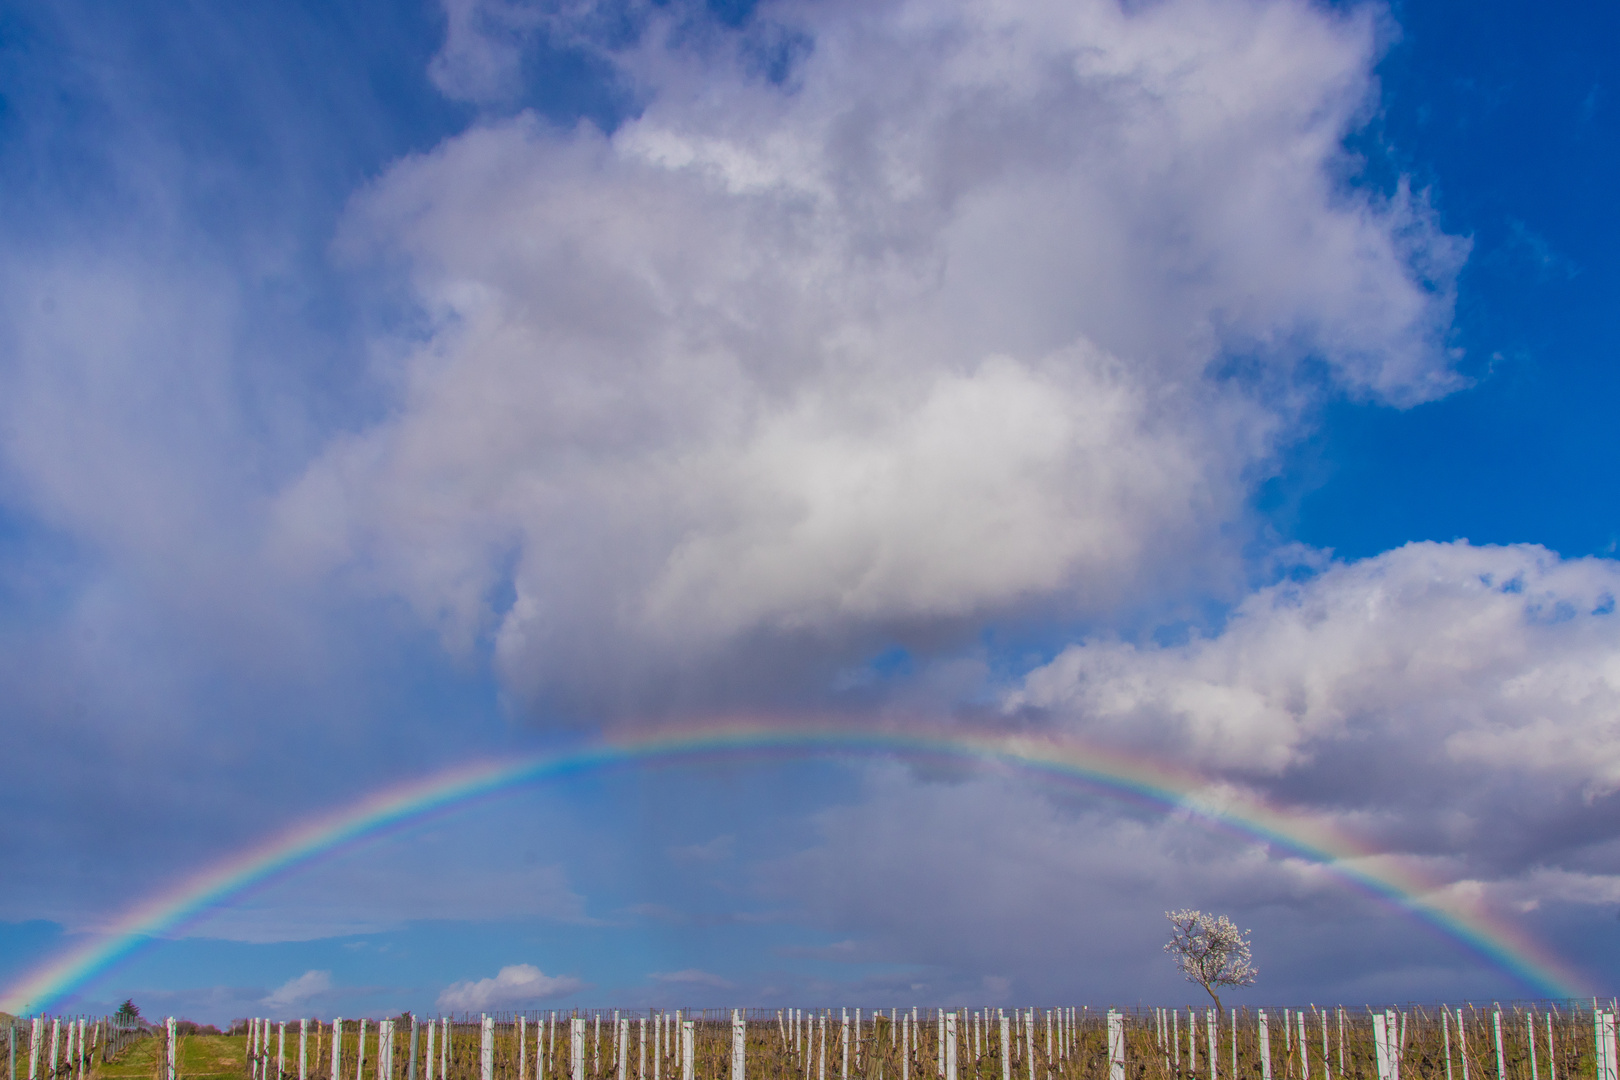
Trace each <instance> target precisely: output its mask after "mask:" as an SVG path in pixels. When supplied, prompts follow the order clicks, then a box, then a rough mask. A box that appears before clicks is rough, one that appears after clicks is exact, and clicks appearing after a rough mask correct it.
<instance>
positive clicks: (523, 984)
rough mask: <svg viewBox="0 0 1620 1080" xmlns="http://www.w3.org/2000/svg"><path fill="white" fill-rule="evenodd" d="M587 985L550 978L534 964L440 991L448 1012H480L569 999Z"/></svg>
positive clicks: (564, 977)
mask: <svg viewBox="0 0 1620 1080" xmlns="http://www.w3.org/2000/svg"><path fill="white" fill-rule="evenodd" d="M585 986H586V984H585V983H584V982H583V981H581V980H579V979H577V978H575V977H574V976H572V975H547V974H546V973H545V972H543V971H541V970H540V969H539V968H537V967H535V966H534V965H533V964H511V965H508V966H507V967H503V968H501V970H500V971H498V972H496V973H495V977H494V978H493V979H479V980H478V981H476V982H473V981H466V982H455V983H451V984H450V985H449V986H447V987H445V988H444V989H443V990H442V991H440V993H439V998H438V1006H439V1008H441V1009H444V1010H446V1011H448V1012H480V1011H483V1010H486V1009H492V1008H496V1007H498V1006H509V1005H521V1004H523V1003H525V1002H531V1001H542V1000H544V999H546V998H559V997H567V996H568V995H569V994H572V993H574V992H575V991H578V990H583V989H585Z"/></svg>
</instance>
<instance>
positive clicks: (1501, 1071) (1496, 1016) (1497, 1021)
mask: <svg viewBox="0 0 1620 1080" xmlns="http://www.w3.org/2000/svg"><path fill="white" fill-rule="evenodd" d="M1491 1026H1492V1027H1493V1028H1494V1029H1495V1031H1496V1080H1507V1066H1506V1064H1505V1063H1504V1061H1503V1055H1502V1010H1501V1009H1496V1010H1494V1011H1493V1012H1492V1013H1491Z"/></svg>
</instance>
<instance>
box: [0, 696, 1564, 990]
mask: <svg viewBox="0 0 1620 1080" xmlns="http://www.w3.org/2000/svg"><path fill="white" fill-rule="evenodd" d="M761 753H763V754H814V753H836V754H845V755H848V754H857V755H878V756H883V755H889V756H899V757H903V758H926V757H935V758H950V759H961V760H968V761H975V762H983V763H991V764H999V765H1003V766H1012V767H1015V768H1018V769H1023V770H1033V771H1036V772H1039V773H1045V774H1048V775H1051V776H1055V777H1058V778H1061V779H1065V780H1070V781H1079V782H1082V783H1084V784H1086V785H1088V786H1091V787H1094V788H1098V789H1101V790H1103V791H1105V792H1107V793H1110V794H1112V795H1114V796H1122V797H1127V798H1135V799H1139V800H1145V801H1147V802H1149V803H1152V804H1154V805H1157V806H1161V807H1169V808H1172V809H1176V810H1182V811H1186V812H1191V813H1194V814H1197V815H1200V816H1202V817H1204V818H1207V819H1209V820H1211V821H1213V822H1216V823H1218V824H1221V825H1224V826H1227V827H1229V828H1232V829H1234V830H1236V831H1238V832H1241V833H1244V834H1247V835H1250V836H1253V837H1255V838H1257V839H1259V840H1262V841H1265V842H1267V843H1272V844H1276V845H1279V846H1281V847H1282V848H1284V849H1286V850H1289V851H1292V852H1293V853H1295V854H1296V855H1299V856H1303V857H1305V858H1307V859H1309V860H1311V861H1313V862H1317V863H1320V864H1322V865H1324V866H1325V867H1326V868H1327V869H1328V870H1330V871H1331V872H1332V873H1334V874H1336V875H1337V876H1338V877H1340V878H1341V879H1343V880H1345V881H1347V882H1349V883H1351V884H1354V885H1357V886H1360V887H1362V888H1364V889H1366V890H1367V891H1369V892H1371V893H1373V894H1375V895H1377V896H1380V897H1382V898H1384V899H1386V900H1388V901H1391V902H1392V903H1394V904H1395V905H1397V906H1398V907H1400V908H1403V909H1405V910H1406V911H1408V912H1410V913H1412V914H1413V915H1415V916H1417V917H1418V918H1420V919H1423V920H1425V921H1427V922H1429V923H1431V924H1432V925H1434V926H1435V927H1437V928H1439V929H1440V930H1441V931H1443V932H1444V933H1446V934H1448V935H1449V936H1451V937H1453V938H1455V939H1456V940H1457V941H1459V942H1460V943H1462V944H1463V945H1465V946H1466V947H1468V948H1469V949H1470V950H1472V951H1473V952H1475V953H1477V954H1479V955H1480V956H1481V957H1483V958H1484V959H1485V960H1486V961H1487V962H1489V963H1491V964H1492V965H1494V966H1496V967H1498V968H1500V969H1502V970H1504V971H1506V972H1508V973H1510V974H1511V975H1513V976H1514V977H1515V978H1517V979H1518V980H1520V981H1521V982H1522V983H1524V984H1525V985H1526V986H1527V987H1528V988H1530V989H1531V990H1532V991H1533V992H1534V993H1536V994H1539V995H1542V996H1547V997H1556V998H1571V997H1580V996H1589V995H1590V993H1591V990H1590V987H1589V986H1588V985H1587V983H1586V980H1585V979H1584V978H1583V977H1582V976H1581V975H1580V974H1579V973H1577V972H1576V971H1575V970H1574V969H1573V968H1571V967H1570V966H1569V965H1568V964H1567V963H1565V962H1564V961H1563V960H1562V959H1560V958H1559V957H1558V956H1556V955H1554V954H1553V953H1551V952H1550V951H1548V950H1547V949H1546V948H1545V947H1544V946H1542V945H1541V944H1539V943H1538V942H1536V941H1535V940H1533V939H1532V938H1530V937H1529V936H1528V935H1526V934H1525V933H1524V932H1523V931H1522V930H1520V929H1519V928H1518V927H1516V926H1513V925H1511V924H1509V923H1507V922H1505V921H1502V920H1500V919H1498V918H1495V917H1494V916H1492V915H1491V914H1489V913H1488V912H1486V911H1484V910H1482V909H1480V908H1478V907H1477V906H1476V905H1472V904H1470V903H1469V902H1468V901H1467V899H1466V898H1465V897H1463V896H1460V895H1458V891H1457V890H1448V889H1446V888H1445V887H1444V885H1443V883H1440V882H1436V881H1432V880H1428V879H1426V878H1425V877H1423V876H1422V875H1421V874H1420V873H1419V872H1417V871H1416V870H1414V869H1412V868H1411V867H1410V865H1408V864H1407V863H1406V862H1403V861H1402V860H1399V859H1394V858H1390V857H1387V856H1384V855H1382V854H1381V853H1379V852H1378V851H1376V850H1374V849H1373V848H1371V847H1370V846H1368V845H1367V844H1366V843H1364V842H1362V841H1360V840H1358V839H1357V838H1356V837H1354V836H1352V835H1350V834H1348V833H1347V832H1345V831H1344V830H1342V829H1340V828H1338V827H1336V826H1334V825H1332V824H1331V823H1329V822H1328V821H1326V820H1325V819H1323V818H1320V817H1317V816H1313V815H1311V814H1308V813H1304V812H1301V811H1298V810H1293V809H1286V808H1279V807H1274V806H1271V805H1269V804H1268V803H1266V802H1265V801H1263V800H1261V799H1259V798H1258V797H1256V796H1255V795H1253V794H1252V793H1249V792H1246V791H1244V790H1241V789H1237V788H1232V787H1228V786H1222V785H1217V784H1212V783H1210V782H1209V781H1208V780H1207V779H1206V778H1203V777H1200V776H1197V775H1195V774H1192V773H1190V772H1186V771H1182V770H1178V769H1175V768H1171V767H1168V766H1166V765H1163V764H1161V763H1156V762H1152V761H1148V760H1146V759H1143V758H1140V757H1135V756H1131V755H1127V754H1123V753H1120V752H1117V751H1112V750H1107V749H1103V748H1099V747H1094V746H1088V745H1085V744H1082V743H1079V742H1075V741H1073V740H1066V739H1065V740H1059V739H1055V738H1047V737H1042V736H1030V735H1020V734H1005V733H978V732H970V731H964V730H959V729H940V730H936V731H932V732H918V731H915V730H909V729H908V730H895V729H883V728H872V729H856V728H852V727H848V726H844V725H838V724H825V725H818V724H791V723H790V724H782V723H781V722H773V723H772V724H769V725H766V724H759V723H751V722H736V721H726V722H714V723H709V724H705V725H702V726H700V727H689V728H681V729H661V730H658V731H653V732H642V733H637V734H631V735H626V736H620V737H618V738H613V739H609V740H606V741H603V742H600V743H597V744H594V745H592V746H589V747H587V748H584V749H577V750H572V751H567V752H562V753H553V754H548V755H543V756H538V757H529V758H524V759H521V760H516V761H514V760H505V761H486V762H475V763H469V764H464V765H461V766H458V767H456V768H452V769H450V770H447V771H444V772H439V773H435V774H433V775H431V776H425V777H421V778H418V779H415V780H411V781H408V782H406V783H403V784H399V785H396V786H394V787H391V788H388V789H385V790H382V791H378V792H374V793H372V794H370V795H368V796H366V797H365V798H363V799H361V800H359V801H358V802H355V803H353V804H351V805H349V806H345V807H343V808H341V809H338V810H336V811H333V812H331V813H328V814H326V815H324V816H322V817H318V818H314V819H312V820H309V821H305V822H303V823H301V824H299V825H296V826H294V827H292V828H290V829H288V830H286V831H285V832H282V833H280V834H277V835H274V836H272V837H270V838H269V839H267V840H265V841H264V842H262V843H259V844H257V845H255V846H253V847H251V848H248V849H246V850H244V851H241V852H238V853H236V854H234V855H232V856H230V857H229V858H226V859H223V860H220V861H219V862H217V863H215V864H214V865H212V866H209V867H207V868H205V869H203V870H202V871H200V872H198V873H196V874H195V875H193V876H191V877H188V878H186V879H184V880H181V881H179V882H177V883H176V884H175V885H174V886H173V887H171V888H170V889H168V890H166V891H164V892H162V893H159V894H158V895H156V896H153V897H151V898H149V899H147V900H146V901H145V902H144V903H141V904H139V905H137V906H136V907H134V908H131V909H130V910H129V911H127V912H125V913H124V914H123V915H121V916H120V917H119V918H117V919H116V920H115V921H114V922H113V923H112V924H111V925H110V926H108V927H106V928H105V929H104V930H103V931H102V932H101V933H99V934H98V935H97V936H95V937H94V938H93V939H92V940H90V941H88V942H86V943H84V944H82V945H79V946H77V947H75V948H73V949H70V950H68V951H67V952H66V953H64V954H63V955H61V956H58V957H55V958H53V959H51V960H50V961H48V962H46V963H45V964H44V965H43V966H41V967H39V968H37V969H35V970H34V971H31V972H29V973H28V974H27V975H25V976H24V977H23V978H21V979H20V980H18V981H17V982H16V983H15V984H14V985H12V986H10V987H8V988H7V989H6V991H5V993H4V997H3V998H0V1009H5V1010H8V1011H10V1012H13V1013H18V1014H22V1013H29V1012H44V1011H48V1010H49V1009H51V1008H53V1007H55V1006H56V1005H57V1004H58V1003H60V1002H62V1001H63V1000H64V999H66V998H69V997H71V996H72V995H73V994H74V993H75V992H77V991H78V989H79V988H80V987H82V986H83V985H84V984H85V983H86V982H88V981H89V980H91V979H92V978H94V977H96V976H98V975H101V974H103V973H105V972H106V971H108V970H109V969H110V968H112V967H113V966H114V965H115V964H117V963H118V962H119V961H120V960H121V959H123V958H125V957H126V956H128V955H129V954H130V953H131V952H132V951H133V950H135V949H136V948H137V947H138V946H140V945H141V944H142V943H144V942H147V941H151V940H153V939H158V938H163V937H166V936H172V935H174V934H175V933H177V932H178V931H180V930H182V929H183V928H184V927H185V926H186V925H187V924H188V923H190V922H193V921H195V920H196V919H197V918H199V917H200V916H202V915H203V914H205V913H207V912H208V911H210V910H213V909H215V908H218V907H220V906H222V905H224V904H227V903H229V902H230V900H231V898H232V897H234V896H236V895H237V894H239V893H241V892H242V891H243V890H245V889H248V888H250V887H252V886H255V885H260V884H263V883H265V882H266V881H268V880H270V879H273V878H275V877H277V876H279V875H282V874H286V873H288V872H289V871H292V870H294V869H296V868H297V867H299V866H300V865H302V864H304V863H306V862H308V861H309V860H311V859H313V858H315V857H316V856H319V855H323V854H326V853H330V852H334V851H336V850H339V849H342V848H344V847H345V846H347V845H351V844H354V843H356V842H358V841H360V840H362V839H364V838H366V837H369V836H372V835H375V834H377V833H379V832H381V831H385V830H388V829H390V828H393V827H398V826H401V825H404V824H407V823H409V822H411V821H413V820H416V819H419V818H422V817H424V816H426V815H430V814H433V813H435V812H440V811H444V810H448V809H451V808H454V807H456V806H458V805H461V804H464V803H467V802H469V801H471V800H475V799H478V798H480V797H483V796H487V795H491V794H493V793H496V792H500V791H503V790H506V789H510V788H514V787H518V786H522V785H527V784H533V783H536V782H539V781H543V780H547V779H554V778H558V777H563V776H568V775H572V774H578V773H585V772H591V771H594V770H598V769H602V768H606V767H611V766H615V765H634V764H637V763H641V762H657V761H680V760H683V759H701V758H714V757H718V758H737V757H745V756H747V755H750V754H761Z"/></svg>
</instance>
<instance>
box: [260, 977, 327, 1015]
mask: <svg viewBox="0 0 1620 1080" xmlns="http://www.w3.org/2000/svg"><path fill="white" fill-rule="evenodd" d="M331 989H332V973H331V972H330V971H306V972H304V973H303V974H302V975H299V976H298V977H297V978H293V979H288V980H287V981H286V982H284V983H282V984H281V985H280V986H278V987H276V988H275V989H274V990H272V991H270V993H269V994H267V995H266V996H265V998H264V1000H263V1004H264V1005H266V1006H267V1007H269V1008H272V1009H285V1008H288V1007H290V1006H293V1005H302V1004H303V1003H304V1002H306V1001H308V1000H310V999H311V998H313V997H316V996H318V995H320V994H324V993H326V992H327V991H329V990H331Z"/></svg>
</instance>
